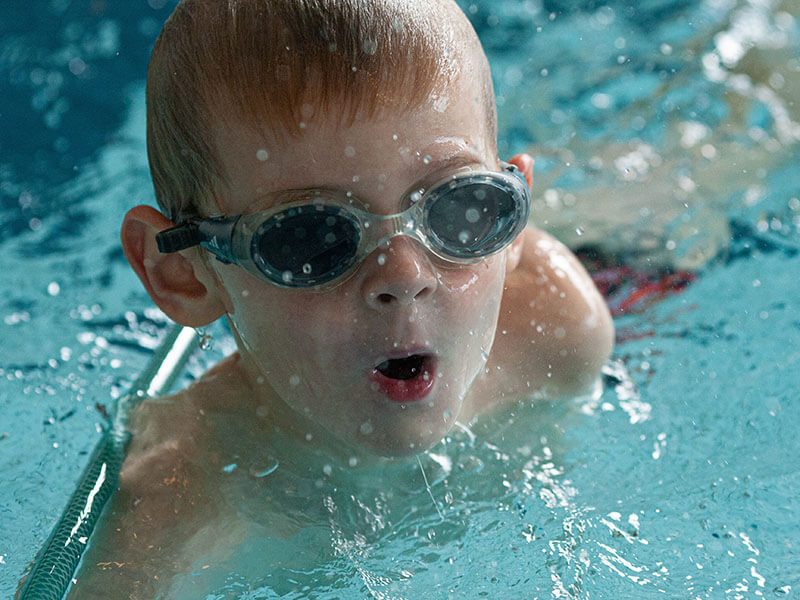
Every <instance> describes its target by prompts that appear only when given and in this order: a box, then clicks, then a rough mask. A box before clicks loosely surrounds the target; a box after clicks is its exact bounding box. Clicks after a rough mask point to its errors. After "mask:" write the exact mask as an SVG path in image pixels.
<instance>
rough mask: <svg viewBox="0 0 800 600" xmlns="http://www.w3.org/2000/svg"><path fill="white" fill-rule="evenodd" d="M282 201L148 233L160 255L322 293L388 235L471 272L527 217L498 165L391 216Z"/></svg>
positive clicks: (449, 183) (320, 198)
mask: <svg viewBox="0 0 800 600" xmlns="http://www.w3.org/2000/svg"><path fill="white" fill-rule="evenodd" d="M289 195H290V196H289V201H288V202H286V203H283V204H281V205H279V206H275V207H273V208H270V209H268V210H264V211H258V212H252V213H244V214H241V215H238V216H233V217H210V218H191V219H189V220H187V221H186V222H184V223H182V224H180V225H178V226H176V227H173V228H171V229H167V230H165V231H162V232H160V233H158V234H157V235H156V241H157V243H158V249H159V251H161V252H162V253H170V252H177V251H179V250H184V249H186V248H191V247H193V246H197V245H200V246H202V247H203V248H205V249H207V250H208V251H209V252H211V253H212V254H213V255H214V256H216V257H217V258H218V259H219V260H220V261H221V262H223V263H233V264H236V265H239V266H241V267H242V268H244V269H245V270H247V271H249V272H250V273H252V274H254V275H256V276H257V277H260V278H262V279H266V280H267V281H268V282H270V283H272V284H274V285H276V286H279V287H283V288H326V287H328V286H330V285H334V284H337V283H340V282H341V281H343V280H344V276H345V275H348V274H349V273H350V272H351V271H353V270H354V268H355V267H356V266H357V265H358V264H359V263H360V262H361V261H362V260H363V259H364V258H365V257H366V256H368V255H369V254H370V253H371V252H372V251H373V250H375V248H377V247H378V246H380V245H385V244H388V242H389V240H390V239H391V238H392V237H394V236H397V235H405V236H408V237H410V238H412V239H415V240H417V241H418V242H420V243H421V244H422V245H423V246H424V247H426V248H428V249H429V250H430V251H431V252H432V253H433V254H434V255H436V256H437V257H439V258H441V259H443V260H444V261H446V262H449V263H455V264H471V263H475V262H478V261H480V260H482V259H484V258H486V257H488V256H491V255H492V254H495V253H497V252H499V251H501V250H502V249H504V248H505V247H506V246H508V245H509V244H510V243H511V242H512V241H513V240H514V238H516V237H517V235H519V233H520V232H521V231H522V230H523V229H524V228H525V225H526V224H527V222H528V216H529V215H530V210H531V197H530V190H529V188H528V185H527V183H526V181H525V177H524V175H523V174H522V173H521V172H520V171H519V170H518V169H517V168H516V167H515V166H514V165H511V164H507V163H503V164H502V170H501V171H499V172H496V171H474V170H468V171H461V172H456V173H455V174H452V175H450V176H449V177H447V178H445V179H442V180H439V181H437V182H435V183H434V184H433V185H431V186H430V187H429V188H427V189H425V188H416V189H415V191H413V192H411V193H408V194H406V196H405V197H404V200H407V201H409V202H410V203H411V205H410V206H409V207H408V208H407V209H406V210H404V211H403V212H400V213H397V214H394V215H376V214H373V213H370V212H367V211H364V210H361V209H359V208H357V207H355V206H353V205H352V196H351V195H350V194H347V193H345V192H340V191H329V190H301V191H298V192H289ZM297 196H300V197H299V198H298V197H297Z"/></svg>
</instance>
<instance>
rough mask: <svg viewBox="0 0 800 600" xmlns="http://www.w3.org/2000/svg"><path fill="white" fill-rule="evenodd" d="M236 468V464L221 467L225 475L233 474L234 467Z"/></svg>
mask: <svg viewBox="0 0 800 600" xmlns="http://www.w3.org/2000/svg"><path fill="white" fill-rule="evenodd" d="M238 466H239V465H237V464H236V463H231V464H229V465H225V466H224V467H222V470H223V471H225V472H226V473H233V472H234V471H235V470H236V467H238Z"/></svg>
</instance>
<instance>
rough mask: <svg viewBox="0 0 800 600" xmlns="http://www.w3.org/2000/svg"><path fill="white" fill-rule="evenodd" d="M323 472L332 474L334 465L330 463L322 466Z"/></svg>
mask: <svg viewBox="0 0 800 600" xmlns="http://www.w3.org/2000/svg"><path fill="white" fill-rule="evenodd" d="M322 472H323V473H325V475H328V476H330V474H331V473H333V467H332V466H330V465H325V466H324V467H322Z"/></svg>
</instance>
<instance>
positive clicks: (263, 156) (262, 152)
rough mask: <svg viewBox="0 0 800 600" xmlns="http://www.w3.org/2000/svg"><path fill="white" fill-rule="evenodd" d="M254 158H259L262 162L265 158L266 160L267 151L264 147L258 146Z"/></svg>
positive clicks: (267, 156)
mask: <svg viewBox="0 0 800 600" xmlns="http://www.w3.org/2000/svg"><path fill="white" fill-rule="evenodd" d="M256 158H257V159H258V160H260V161H261V162H264V161H265V160H267V159H268V158H269V152H267V151H266V150H264V148H260V149H259V150H258V152H256Z"/></svg>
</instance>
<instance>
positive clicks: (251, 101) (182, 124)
mask: <svg viewBox="0 0 800 600" xmlns="http://www.w3.org/2000/svg"><path fill="white" fill-rule="evenodd" d="M495 122H496V118H495V109H494V97H493V93H492V88H491V80H490V77H489V71H488V65H487V63H486V58H485V56H484V55H483V52H482V50H481V47H480V44H479V42H478V40H477V37H476V36H475V33H474V31H473V30H472V28H471V26H470V25H469V22H468V21H467V20H466V18H465V17H464V15H463V14H462V13H461V12H460V11H459V9H458V8H457V6H456V5H455V4H454V3H453V2H452V1H451V0H424V1H423V0H419V1H415V0H412V1H409V0H229V1H227V2H221V1H219V0H187V1H185V2H184V3H182V4H181V5H180V6H179V7H178V9H177V10H176V13H175V14H174V15H173V17H172V18H171V19H170V21H169V22H168V23H167V25H166V26H165V30H164V33H163V34H162V36H161V38H160V39H159V41H158V43H157V45H156V49H155V51H154V58H153V61H152V65H151V69H150V74H149V79H148V150H149V154H150V164H151V169H152V171H153V178H154V182H155V186H156V192H157V196H158V201H159V203H160V204H161V206H162V208H163V210H164V211H165V212H166V213H167V215H169V216H170V217H171V218H172V220H173V221H176V222H180V221H182V220H184V219H185V218H187V217H189V216H194V215H201V216H209V215H226V216H234V215H240V214H246V213H252V212H255V211H264V210H269V209H272V208H274V207H276V206H281V205H282V204H285V203H287V202H291V200H292V199H293V198H296V194H297V193H298V190H308V189H309V188H313V189H316V190H318V189H324V190H333V191H334V192H333V193H334V195H335V196H336V197H337V198H340V199H341V202H343V203H345V204H350V205H352V206H354V207H357V208H359V209H362V210H365V211H368V212H369V213H372V214H375V215H392V214H397V213H400V212H402V211H403V210H404V209H406V208H408V206H407V204H408V202H409V201H410V200H409V199H410V198H411V195H410V192H411V191H412V190H416V189H419V188H420V187H424V185H426V184H423V182H429V181H433V180H442V179H447V178H449V177H450V176H451V175H452V174H453V173H456V172H462V173H463V172H464V169H466V170H470V169H474V170H477V171H496V170H497V169H498V167H499V164H498V159H497V156H496V146H495V127H496V124H495ZM303 193H305V192H303ZM462 217H463V215H462ZM467 218H469V216H467ZM172 224H173V223H172V222H170V221H169V220H168V219H166V218H164V217H163V216H162V215H160V214H159V213H157V212H156V211H154V210H153V209H151V208H149V207H144V206H140V207H136V208H135V209H133V210H132V211H131V212H130V213H129V214H128V216H127V217H126V220H125V223H124V224H123V245H124V246H125V251H126V255H127V256H128V258H129V260H130V262H131V264H132V265H133V267H134V269H135V270H136V271H137V273H138V275H139V276H140V278H141V279H142V281H143V282H144V284H145V287H146V288H147V290H148V292H149V293H150V295H151V296H152V297H153V299H154V300H155V301H156V303H157V304H158V305H159V306H160V307H161V308H162V309H163V310H164V311H165V312H166V313H167V314H168V315H169V316H171V317H172V318H173V319H174V320H176V321H178V322H180V323H182V324H184V325H190V326H196V327H197V326H203V325H206V324H208V323H209V322H211V321H213V320H214V319H216V318H218V317H220V316H222V315H227V316H228V321H229V324H230V325H231V328H232V330H233V333H234V336H235V337H236V339H237V343H238V346H239V350H240V354H241V360H240V361H239V362H238V363H237V364H238V366H237V367H236V368H237V369H241V376H242V379H244V380H245V383H246V384H248V385H249V386H250V387H249V391H248V394H249V395H252V396H253V397H254V398H256V400H257V401H261V402H263V403H264V404H266V405H268V406H270V407H271V408H272V409H274V412H273V413H272V414H273V415H274V420H275V421H276V422H278V423H281V422H282V423H283V425H285V426H286V427H287V428H292V427H294V428H295V430H296V431H298V432H299V433H301V434H302V433H303V432H312V431H313V432H315V433H314V435H315V436H316V437H315V438H314V439H315V443H316V442H318V441H320V440H321V439H325V438H326V436H327V435H329V434H332V436H333V437H332V438H331V441H332V440H338V441H344V442H346V443H347V444H348V445H349V446H350V448H351V449H352V450H356V449H359V448H361V449H367V450H369V451H371V452H373V453H377V454H381V455H386V456H397V455H402V454H408V453H411V452H417V451H420V450H423V449H426V448H429V447H431V446H432V445H434V444H435V443H436V442H438V441H439V440H440V439H441V438H442V437H443V436H444V434H445V433H446V432H447V431H448V430H449V429H450V428H451V427H452V426H453V424H454V422H455V420H456V419H457V417H458V416H459V412H460V411H461V409H462V406H463V402H464V398H465V396H466V394H467V392H468V390H469V389H470V386H471V385H472V383H473V381H474V379H475V377H476V376H477V375H478V374H479V372H480V371H481V369H482V368H484V367H485V365H486V361H487V357H488V353H489V350H490V348H491V345H492V342H493V339H494V335H495V330H496V326H497V319H498V314H499V310H500V301H501V298H502V293H503V283H504V278H505V274H506V272H507V271H508V270H510V269H513V268H514V267H515V266H516V263H517V261H518V260H519V255H520V250H521V242H520V240H521V237H520V238H517V241H515V242H514V244H512V245H511V246H509V247H507V248H506V249H505V250H503V251H502V252H499V253H497V254H493V255H491V256H489V257H487V258H485V259H484V260H481V261H479V262H475V263H473V264H467V265H464V264H459V265H453V264H451V263H447V262H446V261H441V260H439V259H438V258H437V257H436V256H434V255H433V254H432V253H431V252H430V249H429V248H426V247H425V246H424V245H423V244H421V243H418V242H417V241H414V240H412V239H410V238H409V237H406V236H399V237H394V238H392V239H391V241H390V242H389V243H387V244H385V245H382V246H381V247H379V248H376V249H375V250H374V251H372V252H371V253H370V254H369V255H368V256H366V257H365V258H363V260H362V261H361V262H360V263H358V266H357V268H354V270H353V272H352V273H351V275H350V276H349V277H347V278H346V280H344V281H342V282H341V283H340V284H338V285H337V286H336V287H335V288H333V289H331V290H325V291H317V290H306V289H286V288H282V287H280V286H275V285H271V284H270V283H268V282H265V281H264V280H262V279H259V278H258V277H254V276H253V275H252V274H251V273H249V272H247V271H246V270H243V269H241V268H239V267H237V266H236V265H231V264H222V263H221V262H219V261H215V260H210V259H209V256H210V255H209V254H208V253H207V252H206V251H204V250H200V249H197V248H190V249H188V250H183V251H181V252H180V253H175V254H161V253H159V252H158V250H157V249H156V245H155V241H154V238H155V235H156V234H157V233H158V232H159V231H161V230H164V229H166V228H168V227H170V226H171V225H172ZM387 365H388V367H387ZM387 390H389V391H387ZM402 398H411V400H410V401H408V402H404V401H402ZM286 407H288V408H289V409H290V410H288V411H282V409H283V408H286ZM281 415H282V416H281Z"/></svg>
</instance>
